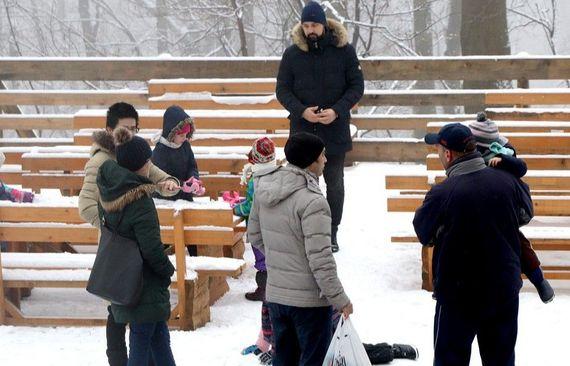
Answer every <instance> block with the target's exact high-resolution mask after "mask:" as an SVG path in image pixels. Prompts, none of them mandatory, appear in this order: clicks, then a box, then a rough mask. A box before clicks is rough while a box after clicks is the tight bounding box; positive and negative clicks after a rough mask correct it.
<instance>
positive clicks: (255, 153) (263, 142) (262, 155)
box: [247, 137, 275, 164]
mask: <svg viewBox="0 0 570 366" xmlns="http://www.w3.org/2000/svg"><path fill="white" fill-rule="evenodd" d="M247 157H248V159H249V162H250V163H251V164H265V163H269V162H270V161H273V160H275V143H274V142H273V141H272V140H271V139H270V138H268V137H262V138H259V139H257V140H255V142H254V143H253V146H252V148H251V151H250V152H249V154H247Z"/></svg>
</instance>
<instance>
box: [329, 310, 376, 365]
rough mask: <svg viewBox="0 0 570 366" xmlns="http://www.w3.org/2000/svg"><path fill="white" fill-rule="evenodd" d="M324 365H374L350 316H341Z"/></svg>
mask: <svg viewBox="0 0 570 366" xmlns="http://www.w3.org/2000/svg"><path fill="white" fill-rule="evenodd" d="M323 366H372V364H371V363H370V359H369V358H368V355H367V354H366V351H365V350H364V346H363V345H362V342H361V341H360V338H359V337H358V334H357V333H356V330H355V329H354V326H353V325H352V323H351V321H350V318H349V319H344V316H341V317H340V320H339V322H338V326H337V327H336V331H335V332H334V335H333V339H332V341H331V344H330V346H329V349H328V351H327V355H326V356H325V360H324V361H323Z"/></svg>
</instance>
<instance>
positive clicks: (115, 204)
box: [100, 184, 156, 212]
mask: <svg viewBox="0 0 570 366" xmlns="http://www.w3.org/2000/svg"><path fill="white" fill-rule="evenodd" d="M155 190H156V186H155V185H154V184H141V185H140V186H138V187H135V188H133V189H131V190H130V191H127V193H125V194H124V195H122V196H121V197H119V198H117V199H116V200H113V201H109V202H105V201H103V200H100V202H101V207H103V210H105V211H106V212H117V211H121V210H122V209H124V208H125V207H126V206H127V205H128V204H130V203H133V202H135V201H137V200H139V199H141V198H143V197H144V196H150V195H151V194H152V193H153V192H154V191H155Z"/></svg>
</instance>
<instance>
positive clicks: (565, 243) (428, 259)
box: [391, 226, 570, 291]
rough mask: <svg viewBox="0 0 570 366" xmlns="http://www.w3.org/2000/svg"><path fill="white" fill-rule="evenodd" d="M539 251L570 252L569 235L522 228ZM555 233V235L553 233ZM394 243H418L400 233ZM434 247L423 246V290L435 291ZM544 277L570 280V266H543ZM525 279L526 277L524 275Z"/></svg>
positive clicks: (541, 229)
mask: <svg viewBox="0 0 570 366" xmlns="http://www.w3.org/2000/svg"><path fill="white" fill-rule="evenodd" d="M521 230H522V231H523V233H524V234H525V236H526V237H527V238H528V239H529V240H530V242H531V243H532V246H533V248H534V250H537V251H570V237H569V236H568V235H567V234H568V233H565V234H564V233H562V235H560V236H558V235H557V234H556V229H555V228H548V227H545V228H539V229H538V230H537V228H535V227H529V226H525V227H523V228H521ZM552 232H554V234H553V233H552ZM391 240H392V242H393V243H418V238H417V237H416V236H415V235H414V233H398V234H395V235H392V237H391ZM432 268H433V247H426V246H422V289H424V290H426V291H433V272H432ZM541 268H542V270H543V271H544V277H546V278H548V279H550V280H570V266H568V265H542V266H541ZM523 278H524V275H523Z"/></svg>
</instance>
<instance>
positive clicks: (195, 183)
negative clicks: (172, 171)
mask: <svg viewBox="0 0 570 366" xmlns="http://www.w3.org/2000/svg"><path fill="white" fill-rule="evenodd" d="M182 191H183V192H186V193H192V194H193V195H195V196H203V195H204V193H206V188H204V186H203V185H202V181H201V180H199V179H196V178H194V177H191V178H190V179H188V180H187V181H186V182H184V183H183V184H182Z"/></svg>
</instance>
